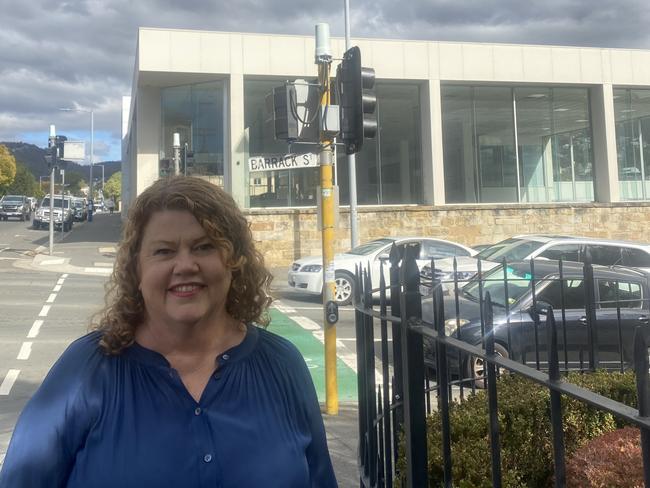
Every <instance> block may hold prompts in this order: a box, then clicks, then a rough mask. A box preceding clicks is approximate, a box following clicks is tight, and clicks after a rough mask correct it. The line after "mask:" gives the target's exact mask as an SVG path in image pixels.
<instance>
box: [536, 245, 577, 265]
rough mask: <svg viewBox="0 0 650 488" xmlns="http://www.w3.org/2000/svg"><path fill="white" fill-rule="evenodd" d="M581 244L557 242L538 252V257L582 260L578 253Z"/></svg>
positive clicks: (557, 259)
mask: <svg viewBox="0 0 650 488" xmlns="http://www.w3.org/2000/svg"><path fill="white" fill-rule="evenodd" d="M581 247H582V245H581V244H557V245H555V246H551V247H549V248H548V249H546V250H545V251H543V252H542V253H540V254H539V257H540V258H546V259H554V260H556V261H559V260H560V259H562V260H563V261H575V262H578V263H579V262H582V260H581V259H580V258H581V255H580V248H581Z"/></svg>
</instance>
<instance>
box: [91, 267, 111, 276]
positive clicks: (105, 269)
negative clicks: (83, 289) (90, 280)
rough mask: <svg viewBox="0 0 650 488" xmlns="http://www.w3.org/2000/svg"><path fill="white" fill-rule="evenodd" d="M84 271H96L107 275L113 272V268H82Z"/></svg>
mask: <svg viewBox="0 0 650 488" xmlns="http://www.w3.org/2000/svg"><path fill="white" fill-rule="evenodd" d="M84 271H85V272H86V273H97V274H105V275H109V274H111V273H112V272H113V268H84Z"/></svg>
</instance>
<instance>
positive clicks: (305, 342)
mask: <svg viewBox="0 0 650 488" xmlns="http://www.w3.org/2000/svg"><path fill="white" fill-rule="evenodd" d="M270 315H271V323H270V324H269V327H268V330H269V331H270V332H273V333H274V334H278V335H279V336H282V337H284V338H285V339H287V340H289V341H291V342H292V343H293V344H294V345H295V346H296V347H297V348H298V350H299V351H300V352H301V354H302V356H303V357H304V358H305V362H306V363H307V366H308V367H309V372H310V373H311V377H312V380H313V382H314V386H315V387H316V392H317V393H318V401H319V402H322V403H323V402H325V348H324V346H323V343H322V342H320V341H319V340H318V339H316V337H314V336H313V334H312V333H311V332H310V331H308V330H305V329H303V328H302V327H301V326H300V325H298V324H297V323H296V322H295V321H293V320H292V319H291V317H289V316H287V315H285V314H283V313H282V312H280V311H279V310H277V309H274V308H272V309H271V310H270ZM336 373H337V382H338V390H339V402H356V401H357V374H356V373H355V372H354V371H353V370H352V369H351V368H350V367H349V366H347V365H346V364H345V363H344V362H343V361H341V359H339V358H337V360H336Z"/></svg>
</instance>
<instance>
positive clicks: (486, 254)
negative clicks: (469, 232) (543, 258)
mask: <svg viewBox="0 0 650 488" xmlns="http://www.w3.org/2000/svg"><path fill="white" fill-rule="evenodd" d="M543 245H544V242H543V241H534V240H531V239H515V238H512V239H506V240H505V241H502V242H499V243H497V244H494V245H493V246H490V247H486V248H485V249H483V250H482V251H481V252H480V253H478V255H477V256H476V257H479V258H481V259H488V260H490V261H495V262H497V263H500V262H501V261H503V259H504V258H505V260H506V261H507V262H509V263H511V262H514V261H521V260H522V259H525V258H526V257H528V255H530V254H531V253H533V252H534V251H536V250H537V249H539V248H540V247H542V246H543Z"/></svg>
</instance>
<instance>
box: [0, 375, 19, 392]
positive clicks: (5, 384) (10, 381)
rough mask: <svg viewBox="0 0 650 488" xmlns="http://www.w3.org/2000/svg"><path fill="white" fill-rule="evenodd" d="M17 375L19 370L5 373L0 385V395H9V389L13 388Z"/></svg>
mask: <svg viewBox="0 0 650 488" xmlns="http://www.w3.org/2000/svg"><path fill="white" fill-rule="evenodd" d="M19 374H20V370H19V369H10V370H9V371H7V375H6V376H5V379H4V380H2V384H0V395H9V393H10V392H11V388H12V387H13V386H14V383H15V382H16V380H17V379H18V375H19Z"/></svg>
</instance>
